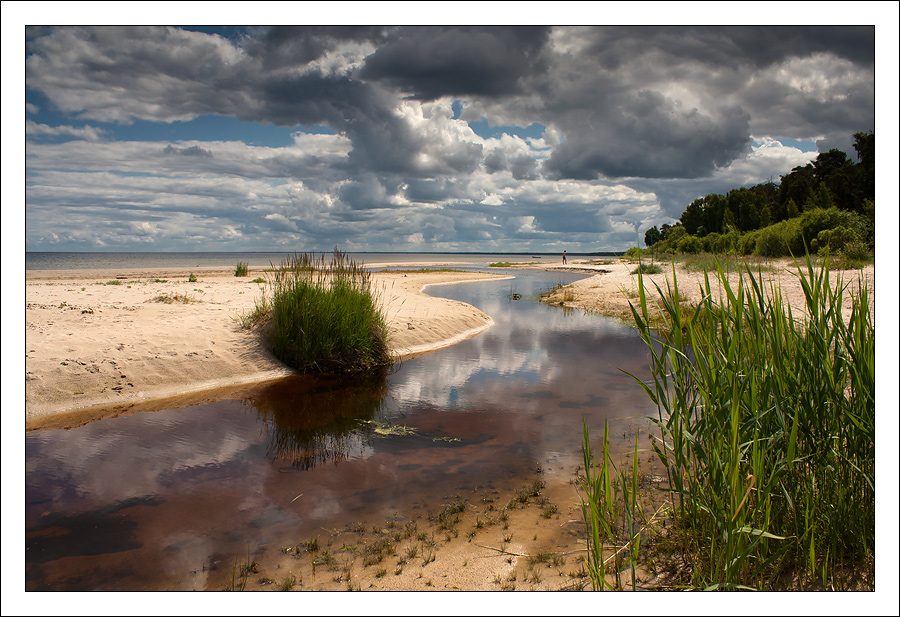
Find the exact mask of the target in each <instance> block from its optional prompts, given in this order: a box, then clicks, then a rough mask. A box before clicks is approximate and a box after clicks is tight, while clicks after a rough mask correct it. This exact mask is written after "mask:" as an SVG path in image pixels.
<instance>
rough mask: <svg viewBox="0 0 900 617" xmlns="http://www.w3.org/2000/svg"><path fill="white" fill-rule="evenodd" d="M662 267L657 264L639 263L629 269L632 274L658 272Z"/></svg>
mask: <svg viewBox="0 0 900 617" xmlns="http://www.w3.org/2000/svg"><path fill="white" fill-rule="evenodd" d="M662 271H663V269H662V268H660V267H659V265H657V264H641V265H639V266H638V267H637V268H635V269H634V270H632V271H631V273H632V274H638V273H641V274H659V273H660V272H662Z"/></svg>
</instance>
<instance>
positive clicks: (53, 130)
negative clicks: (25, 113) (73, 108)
mask: <svg viewBox="0 0 900 617" xmlns="http://www.w3.org/2000/svg"><path fill="white" fill-rule="evenodd" d="M105 132H106V131H104V130H103V129H98V128H96V127H93V126H89V125H85V126H80V127H79V126H69V125H59V126H50V125H48V124H38V123H37V122H35V121H33V120H26V121H25V135H27V136H28V137H30V138H41V137H75V138H77V139H85V140H87V141H100V139H102V138H103V134H104V133H105Z"/></svg>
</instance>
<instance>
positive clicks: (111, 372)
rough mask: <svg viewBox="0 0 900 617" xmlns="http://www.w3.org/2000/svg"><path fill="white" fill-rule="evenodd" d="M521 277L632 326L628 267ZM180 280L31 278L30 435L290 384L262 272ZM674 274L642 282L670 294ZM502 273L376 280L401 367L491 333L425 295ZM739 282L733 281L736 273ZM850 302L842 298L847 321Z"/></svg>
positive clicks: (478, 314)
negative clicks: (270, 326) (261, 303)
mask: <svg viewBox="0 0 900 617" xmlns="http://www.w3.org/2000/svg"><path fill="white" fill-rule="evenodd" d="M770 266H772V268H771V271H764V272H763V274H762V277H763V282H764V283H765V284H766V285H768V284H769V283H774V284H775V285H777V286H778V287H780V289H781V293H782V295H783V297H784V299H785V301H786V302H787V303H789V304H790V305H791V307H792V309H793V310H794V312H795V314H799V312H802V311H803V308H804V305H805V299H804V296H803V290H802V288H801V286H800V283H799V280H798V278H797V276H796V272H797V271H796V268H795V267H794V265H793V262H791V261H790V260H780V261H777V262H775V261H773V262H771V263H770ZM515 267H522V268H538V269H544V270H554V269H558V270H566V271H578V272H584V273H585V274H587V275H590V276H587V277H586V278H584V279H581V280H579V281H576V282H575V283H572V284H571V285H568V286H566V287H564V288H560V289H557V290H556V291H555V293H554V294H553V296H552V297H551V298H550V300H551V301H552V302H554V303H562V305H563V306H565V307H568V308H575V309H581V310H586V311H591V312H595V313H600V314H604V315H608V316H614V317H619V318H622V319H625V320H628V319H629V318H630V309H629V305H628V303H629V301H636V299H637V295H638V294H637V284H638V279H637V277H636V276H635V275H633V274H632V273H631V272H632V270H633V269H634V268H635V267H636V263H632V262H629V261H627V260H616V259H593V260H569V263H568V264H562V263H561V262H556V263H549V262H546V263H542V264H540V265H537V264H525V265H521V266H515ZM194 274H195V275H196V277H197V281H196V282H190V281H189V280H188V273H187V272H184V271H167V270H165V269H157V270H149V271H148V270H142V271H137V270H135V271H127V270H110V271H108V272H102V271H93V270H92V271H68V270H67V271H60V270H56V271H50V270H48V271H28V272H27V273H26V279H25V346H26V349H25V418H26V429H28V430H32V429H38V428H47V427H62V426H76V425H80V424H83V423H85V422H89V421H92V420H95V419H98V418H101V417H109V416H114V415H119V414H122V413H126V412H131V411H140V410H146V409H151V408H154V407H155V408H163V407H165V406H173V405H175V404H193V403H198V402H203V401H207V400H214V399H216V398H221V397H223V396H226V395H232V396H235V395H239V393H240V390H241V389H242V388H247V387H251V386H252V385H253V384H258V383H260V382H264V381H266V380H270V379H277V378H279V377H283V376H285V375H288V374H291V373H292V370H291V369H290V368H288V367H286V366H285V365H284V364H282V363H281V362H280V361H278V360H277V359H276V358H275V357H274V356H272V354H271V353H270V352H269V351H268V349H267V348H266V345H265V344H264V341H262V340H260V336H259V335H258V333H256V332H253V331H248V330H245V329H242V328H241V326H240V317H241V315H244V314H246V313H248V312H249V311H250V310H252V309H253V307H254V304H255V303H256V302H257V301H258V300H259V299H260V298H261V297H262V294H263V285H262V284H260V283H258V282H253V281H254V280H258V277H259V276H261V274H262V273H254V272H251V273H250V275H249V276H247V277H235V276H234V275H233V271H230V270H226V269H214V268H207V269H199V270H197V271H196V272H194ZM676 274H677V277H678V284H679V289H680V292H681V294H682V295H683V296H685V297H686V298H687V300H688V301H692V302H693V301H697V300H699V298H700V285H701V283H702V281H703V274H702V272H691V271H688V270H686V269H685V268H684V267H683V266H680V265H679V266H678V267H677V268H676ZM671 275H672V271H671V265H666V266H664V271H663V273H660V274H653V275H645V276H644V284H645V288H646V290H647V294H648V297H651V298H652V297H654V296H655V295H656V291H655V288H654V284H658V285H659V286H660V287H661V288H662V289H665V288H666V284H667V280H670V279H671ZM502 276H504V275H502V274H499V273H498V274H476V273H465V272H441V271H434V272H406V273H403V272H380V273H378V274H377V275H375V277H374V279H373V281H374V286H375V290H376V292H377V295H378V297H379V301H380V302H381V304H382V306H383V307H384V310H385V313H386V316H387V319H388V324H389V328H390V341H391V346H392V348H393V350H394V353H395V355H396V356H397V358H398V359H401V360H402V359H405V358H410V357H414V356H416V355H420V354H423V353H428V352H431V351H434V350H437V349H440V348H442V347H446V346H448V345H452V344H453V343H456V342H458V341H461V340H464V339H466V338H468V337H471V336H474V335H476V334H478V333H479V332H482V331H483V330H484V329H486V328H488V327H490V325H491V323H492V321H491V318H490V316H488V315H486V314H484V313H483V312H482V311H480V310H478V309H476V308H474V307H472V306H469V305H467V304H464V303H462V302H457V301H452V300H447V299H442V298H436V297H432V296H429V295H427V293H425V290H426V289H427V287H428V286H429V285H439V284H453V283H463V282H472V281H477V280H488V279H493V280H496V279H497V278H498V277H502ZM831 277H832V282H833V283H835V284H836V283H837V280H838V278H839V277H840V278H842V279H843V281H844V283H846V284H848V286H849V289H850V290H855V289H856V288H857V287H858V285H859V282H860V280H861V277H864V278H865V279H866V280H867V281H868V282H869V289H870V301H871V303H872V306H873V310H874V299H875V294H874V288H875V266H874V265H869V266H867V267H866V268H865V269H863V270H862V271H839V270H833V271H832V272H831ZM730 278H731V280H732V282H734V281H736V278H737V275H736V274H732V275H731V277H730ZM849 306H850V294H849V293H847V294H845V298H844V309H845V313H846V311H847V310H848V309H849Z"/></svg>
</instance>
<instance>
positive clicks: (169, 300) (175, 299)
mask: <svg viewBox="0 0 900 617" xmlns="http://www.w3.org/2000/svg"><path fill="white" fill-rule="evenodd" d="M148 302H162V303H163V304H194V303H195V302H200V300H197V299H196V298H195V297H193V296H191V295H188V294H180V293H168V294H161V295H159V296H156V297H155V298H151V299H150V300H148Z"/></svg>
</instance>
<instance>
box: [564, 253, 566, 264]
mask: <svg viewBox="0 0 900 617" xmlns="http://www.w3.org/2000/svg"><path fill="white" fill-rule="evenodd" d="M565 263H566V252H565V251H563V264H565Z"/></svg>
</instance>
